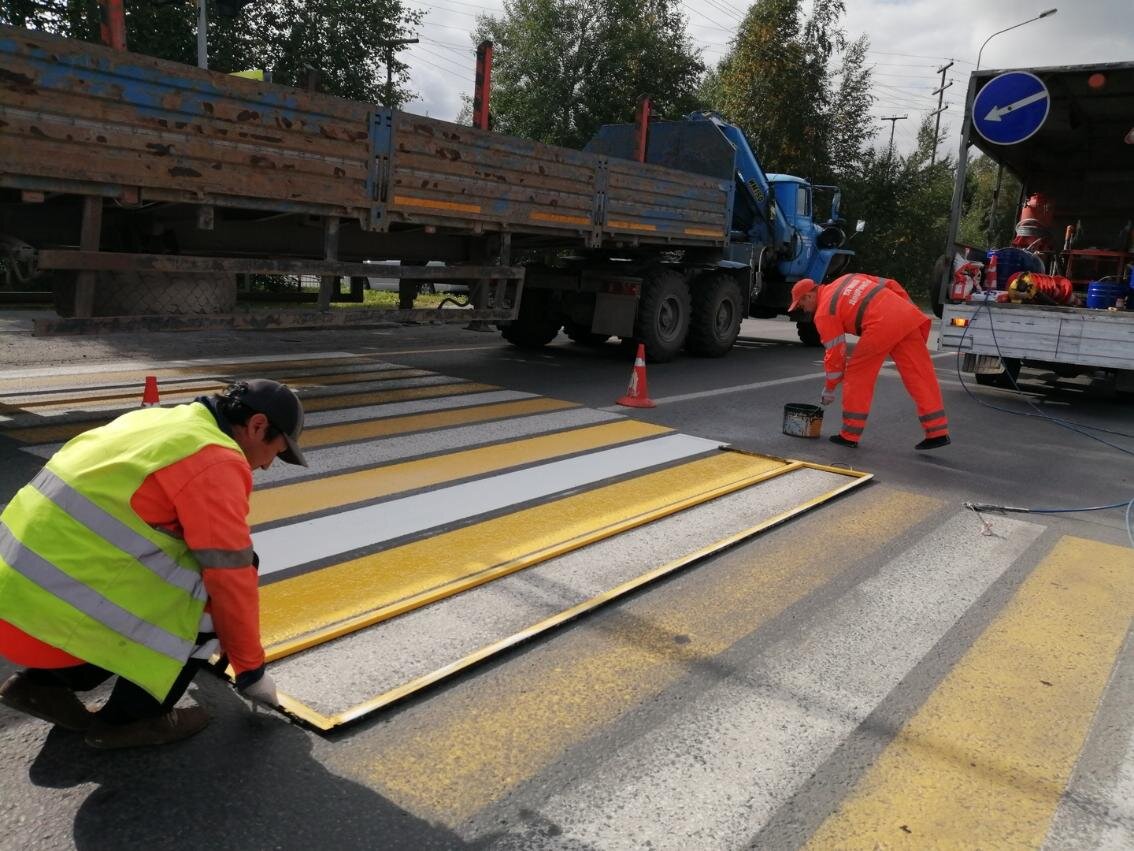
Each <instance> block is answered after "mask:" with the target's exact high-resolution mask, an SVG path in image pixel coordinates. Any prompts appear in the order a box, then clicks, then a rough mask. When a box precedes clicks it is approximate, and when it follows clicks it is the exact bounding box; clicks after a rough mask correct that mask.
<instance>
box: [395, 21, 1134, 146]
mask: <svg viewBox="0 0 1134 851" xmlns="http://www.w3.org/2000/svg"><path fill="white" fill-rule="evenodd" d="M806 5H808V4H807V3H806V0H805V6H806ZM407 6H409V7H411V8H417V9H421V10H422V11H424V12H425V13H426V14H425V24H424V26H423V28H422V30H421V33H420V37H421V43H420V44H416V45H412V46H411V47H409V48H407V49H406V51H405V52H404V53H403V54H402V58H403V60H404V61H406V62H408V63H409V65H410V67H411V73H412V87H413V88H414V90H415V91H417V92H418V93H419V97H418V98H417V99H416V100H414V101H413V102H411V103H409V104H407V105H406V109H408V110H409V111H410V112H416V113H421V114H428V115H431V116H433V117H434V118H441V119H445V120H450V121H451V120H453V119H454V118H455V117H456V115H457V112H458V111H459V110H460V107H461V100H460V96H461V94H462V93H466V94H468V93H471V90H472V79H473V73H474V64H475V58H474V55H475V50H474V47H473V46H472V40H471V38H470V36H469V33H470V31H471V30H472V28H473V27H474V25H475V17H476V15H478V14H484V13H492V14H499V13H500V11H501V10H502V9H503V2H502V0H478V2H472V0H428V2H425V0H421V2H415V0H407ZM681 6H682V7H683V9H684V11H685V15H686V20H687V22H688V28H689V32H690V34H691V35H692V37H693V39H694V41H695V42H696V44H697V45H698V46H699V47H701V48H702V50H703V56H704V59H705V62H706V63H707V64H709V65H710V66H712V65H715V64H716V63H717V62H718V61H719V60H720V59H721V57H722V56H724V54H725V53H726V52H727V50H728V43H729V40H730V39H731V38H732V37H733V36H734V35H735V33H736V28H737V26H738V25H739V23H740V20H741V19H742V17H743V14H744V11H745V10H746V9H747V8H748V6H747V5H746V4H745V3H743V2H742V0H684V2H682V3H681ZM846 6H847V15H846V18H845V26H846V30H847V34H848V36H850V37H851V38H854V37H857V36H858V35H860V34H862V33H865V34H866V35H867V36H869V38H870V50H871V52H870V54H869V59H870V63H871V64H872V66H873V68H874V95H875V97H876V102H875V105H874V110H873V112H874V114H875V115H876V116H884V115H908V116H909V118H908V119H906V120H900V121H897V122H896V123H895V125H894V130H895V136H894V145H895V147H896V148H898V149H899V150H907V149H908V148H909V147H910V146H911V145H912V142H913V139H914V136H915V134H916V131H917V125H918V123H919V121H920V119H921V117H922V116H923V115H924V114H925V113H926V112H928V111H931V110H933V109H935V108H936V106H937V96H936V95H933V94H932V92H933V91H934V90H935V89H936V88H937V87H938V86H939V85H940V80H941V77H940V75H939V74H938V73H937V71H938V69H939V68H941V67H942V66H943V65H945V64H946V63H948V62H949V61H950V60H953V62H954V65H953V67H952V68H950V69H949V70H948V71H947V72H946V82H949V81H954V83H953V86H952V87H950V88H948V89H946V92H945V96H946V97H945V102H946V103H947V104H949V108H948V109H947V110H946V111H945V112H944V114H943V116H942V117H943V121H944V123H945V124H946V125H948V126H949V127H950V133H949V136H948V137H947V141H946V143H945V144H947V145H949V147H950V150H951V151H952V148H953V147H955V145H956V143H957V132H959V122H958V116H959V114H960V111H961V110H962V109H963V107H964V94H965V85H966V83H967V80H968V76H969V73H970V72H971V71H972V70H973V69H974V68H975V67H976V61H977V53H978V51H979V50H980V46H981V44H982V43H983V42H984V40H985V39H986V38H988V37H989V36H990V35H991V34H992V33H994V32H996V31H997V30H1000V29H1004V28H1005V27H1010V26H1012V25H1013V24H1016V23H1019V22H1021V21H1026V20H1028V19H1029V18H1032V17H1035V16H1036V15H1038V14H1039V13H1040V12H1042V11H1044V10H1046V9H1049V8H1052V6H1056V7H1058V9H1059V11H1058V12H1057V13H1056V14H1055V15H1052V16H1050V17H1047V18H1044V19H1042V20H1038V21H1033V22H1032V23H1029V24H1026V25H1024V26H1022V27H1019V28H1018V29H1014V30H1012V31H1011V32H1006V33H1003V34H1002V35H998V36H996V37H994V38H993V39H992V40H991V41H989V42H988V46H987V47H985V49H984V54H983V56H982V57H981V67H983V68H1020V67H1028V66H1036V65H1041V66H1042V65H1064V64H1080V63H1087V62H1112V61H1134V0H1039V2H1034V0H999V2H995V3H990V2H988V0H846ZM889 134H890V123H889V122H883V121H881V120H879V136H878V139H879V141H880V142H882V143H885V142H886V141H888V139H889Z"/></svg>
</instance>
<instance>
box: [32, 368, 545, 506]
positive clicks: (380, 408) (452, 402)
mask: <svg viewBox="0 0 1134 851" xmlns="http://www.w3.org/2000/svg"><path fill="white" fill-rule="evenodd" d="M535 396H536V394H535V393H521V392H519V391H516V390H492V391H489V392H487V393H465V394H462V395H460V396H437V397H435V398H433V399H413V400H411V401H409V402H386V403H384V404H381V405H364V406H362V407H358V408H335V409H332V410H328V411H316V412H315V413H312V414H308V415H307V416H306V417H305V419H304V427H305V428H312V427H313V426H324V425H338V424H340V423H353V422H362V421H365V420H372V419H384V418H386V417H400V416H406V415H408V414H421V413H426V412H429V411H445V410H450V409H453V408H471V407H475V406H477V405H493V404H496V403H498V402H515V401H517V400H520V399H533V398H535ZM299 442H300V444H301V445H302V443H303V439H302V438H300V441H299ZM62 446H63V441H60V442H59V443H41V444H37V445H35V446H21V447H20V449H21V450H22V451H24V452H26V453H28V454H29V455H35V456H38V457H39V458H50V457H51V456H52V455H54V454H55V453H56V452H58V451H59V450H60V449H61V448H62ZM304 457H306V458H308V460H310V457H311V455H310V453H304ZM273 469H275V468H274V467H273ZM296 469H297V470H299V471H302V469H303V468H296ZM256 481H257V482H258V483H261V484H262V483H263V481H265V480H264V479H261V478H260V477H259V475H257V478H256Z"/></svg>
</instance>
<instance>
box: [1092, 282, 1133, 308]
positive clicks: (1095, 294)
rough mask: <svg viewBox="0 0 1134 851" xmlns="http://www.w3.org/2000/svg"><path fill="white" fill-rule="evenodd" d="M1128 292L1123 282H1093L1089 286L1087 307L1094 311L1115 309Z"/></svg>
mask: <svg viewBox="0 0 1134 851" xmlns="http://www.w3.org/2000/svg"><path fill="white" fill-rule="evenodd" d="M1126 292H1127V286H1126V284H1123V283H1122V282H1121V281H1091V282H1090V283H1089V284H1087V307H1089V308H1091V309H1092V310H1106V309H1107V308H1108V307H1114V305H1115V302H1117V301H1118V299H1119V298H1121V297H1122V296H1124V295H1126Z"/></svg>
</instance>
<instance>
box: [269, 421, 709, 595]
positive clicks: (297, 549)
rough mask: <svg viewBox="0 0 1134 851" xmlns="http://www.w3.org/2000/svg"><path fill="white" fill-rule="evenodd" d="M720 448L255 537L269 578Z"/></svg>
mask: <svg viewBox="0 0 1134 851" xmlns="http://www.w3.org/2000/svg"><path fill="white" fill-rule="evenodd" d="M720 445H721V444H720V442H719V441H715V440H704V439H703V438H699V437H692V436H690V435H687V434H674V435H667V436H665V437H659V438H656V439H653V440H647V441H643V442H642V443H633V444H630V445H628V446H617V447H614V448H612V449H604V450H601V451H598V452H591V453H589V454H586V455H582V456H579V457H575V458H567V459H564V460H562V461H553V462H551V463H548V464H540V465H539V466H535V467H528V468H527V469H524V470H517V471H514V472H511V473H501V474H499V475H496V476H487V477H484V478H480V479H477V480H475V481H471V482H465V483H464V484H459V485H452V486H450V487H447V488H438V489H435V490H430V491H429V492H427V493H421V494H416V495H414V496H408V497H403V498H401V499H395V500H391V501H389V502H381V503H378V504H376V505H370V506H365V507H363V508H355V509H348V510H344V511H341V512H339V513H337V514H332V515H328V516H326V517H319V518H315V519H312V520H304V521H300V522H298V523H291V524H289V525H287V526H281V527H277V528H275V529H268V530H265V531H262V532H256V533H255V534H253V536H252V541H253V545H254V546H255V548H256V552H257V554H259V556H260V563H261V565H266V566H267V567H261V569H260V573H261V575H264V574H268V573H272V572H275V571H279V570H286V569H288V568H291V567H296V566H298V565H301V564H307V563H308V562H312V561H317V560H320V559H324V558H330V557H332V556H336V555H338V554H340V553H346V552H350V551H352V550H357V549H360V548H362V547H368V546H372V545H374V544H379V543H382V542H383V541H388V540H391V539H393V538H399V537H402V536H403V535H411V534H415V533H418V532H422V531H425V530H426V529H432V528H436V527H439V526H447V525H449V524H452V523H457V522H460V521H463V520H468V519H469V518H472V517H476V516H479V515H482V514H485V513H488V512H492V511H498V510H500V509H504V508H507V507H509V506H514V505H518V504H520V503H524V502H528V501H530V500H534V499H540V498H542V497H546V496H551V495H552V494H556V493H561V492H563V491H569V490H572V489H574V488H582V487H586V486H589V485H593V484H595V483H597V482H601V481H603V480H605V479H610V478H614V477H616V476H623V475H626V474H628V473H633V472H636V471H638V470H642V469H645V468H647V467H652V466H655V465H658V464H666V463H670V462H674V461H680V460H681V459H682V458H689V457H692V456H694V455H698V454H701V453H703V452H707V451H710V450H712V449H714V448H716V447H718V446H720Z"/></svg>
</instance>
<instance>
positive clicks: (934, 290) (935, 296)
mask: <svg viewBox="0 0 1134 851" xmlns="http://www.w3.org/2000/svg"><path fill="white" fill-rule="evenodd" d="M948 272H949V257H948V255H945V254H942V255H941V256H940V257H938V258H937V262H936V263H934V264H933V274H932V276H931V277H930V279H929V304H930V305H931V306H932V307H933V315H934V316H936V317H937V318H938V319H940V318H941V314H942V313H944V312H945V303H944V302H943V301H942V300H941V281H942V279H943V278H944V277H945V275H946V274H948Z"/></svg>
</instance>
